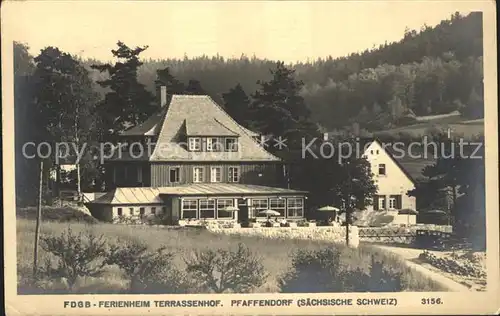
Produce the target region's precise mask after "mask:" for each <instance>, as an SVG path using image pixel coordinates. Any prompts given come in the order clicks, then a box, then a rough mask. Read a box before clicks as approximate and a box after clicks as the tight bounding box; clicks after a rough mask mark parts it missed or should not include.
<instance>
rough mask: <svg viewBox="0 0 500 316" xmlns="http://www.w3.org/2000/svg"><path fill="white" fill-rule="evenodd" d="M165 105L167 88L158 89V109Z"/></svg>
mask: <svg viewBox="0 0 500 316" xmlns="http://www.w3.org/2000/svg"><path fill="white" fill-rule="evenodd" d="M166 105H167V86H161V87H160V107H164V106H166Z"/></svg>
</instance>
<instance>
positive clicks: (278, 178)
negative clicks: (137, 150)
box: [150, 162, 283, 187]
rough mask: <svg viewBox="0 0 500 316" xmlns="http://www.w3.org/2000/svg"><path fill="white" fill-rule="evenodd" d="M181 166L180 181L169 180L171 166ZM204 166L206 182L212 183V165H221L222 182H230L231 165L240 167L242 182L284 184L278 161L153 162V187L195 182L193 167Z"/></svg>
mask: <svg viewBox="0 0 500 316" xmlns="http://www.w3.org/2000/svg"><path fill="white" fill-rule="evenodd" d="M174 167H178V168H180V181H179V182H178V183H171V182H170V181H169V180H170V179H169V175H170V168H174ZM194 167H203V168H204V183H210V170H211V167H221V168H222V173H221V182H222V183H228V182H229V181H228V174H229V167H239V168H240V181H239V182H238V183H241V184H255V185H266V186H281V185H283V171H282V166H281V164H277V163H241V162H234V163H217V162H213V163H206V162H203V163H194V162H187V163H186V162H184V163H177V164H174V163H152V164H151V179H150V183H151V186H152V187H166V186H175V185H179V184H187V183H193V168H194Z"/></svg>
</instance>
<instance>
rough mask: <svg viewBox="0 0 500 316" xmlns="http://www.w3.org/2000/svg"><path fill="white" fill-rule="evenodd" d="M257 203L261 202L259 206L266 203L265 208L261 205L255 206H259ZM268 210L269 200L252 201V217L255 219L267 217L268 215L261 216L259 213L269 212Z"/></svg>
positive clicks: (258, 199) (256, 199)
mask: <svg viewBox="0 0 500 316" xmlns="http://www.w3.org/2000/svg"><path fill="white" fill-rule="evenodd" d="M257 201H259V204H261V203H260V202H262V201H265V202H266V203H265V206H262V205H259V206H258V207H257V206H256V205H255V204H257V203H256V202H257ZM267 209H269V199H266V198H255V199H252V215H253V217H266V215H263V214H259V212H261V211H264V210H267Z"/></svg>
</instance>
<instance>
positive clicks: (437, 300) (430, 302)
mask: <svg viewBox="0 0 500 316" xmlns="http://www.w3.org/2000/svg"><path fill="white" fill-rule="evenodd" d="M421 303H422V305H438V304H443V301H442V300H441V298H439V297H438V298H434V297H433V298H423V299H422V301H421Z"/></svg>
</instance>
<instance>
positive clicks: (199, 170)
mask: <svg viewBox="0 0 500 316" xmlns="http://www.w3.org/2000/svg"><path fill="white" fill-rule="evenodd" d="M203 181H204V180H203V167H194V168H193V182H203Z"/></svg>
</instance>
